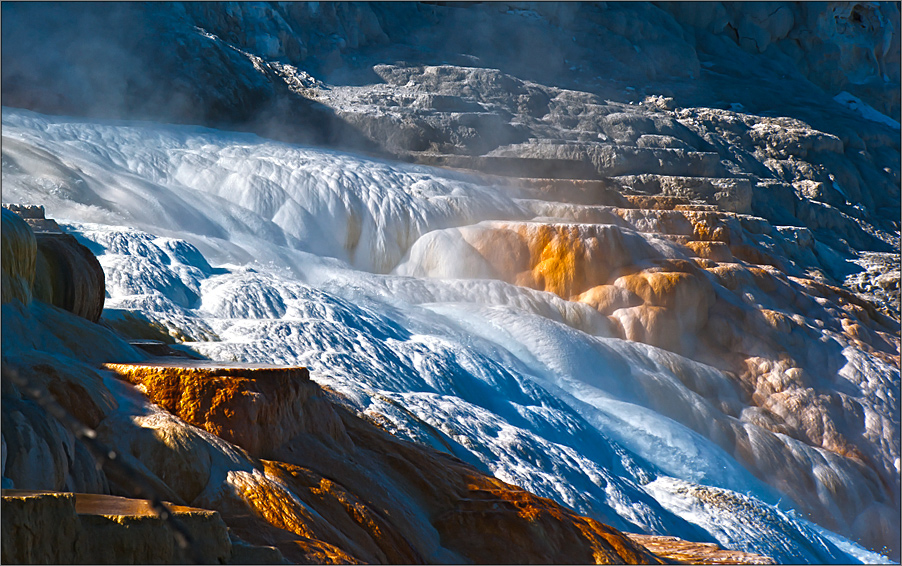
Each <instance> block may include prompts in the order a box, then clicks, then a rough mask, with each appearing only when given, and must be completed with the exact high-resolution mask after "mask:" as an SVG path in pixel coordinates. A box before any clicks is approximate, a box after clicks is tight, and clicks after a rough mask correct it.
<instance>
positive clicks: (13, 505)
mask: <svg viewBox="0 0 902 566" xmlns="http://www.w3.org/2000/svg"><path fill="white" fill-rule="evenodd" d="M169 509H170V512H171V513H172V515H173V516H174V517H175V519H176V520H177V521H179V522H180V524H181V526H182V528H183V529H185V532H186V533H187V535H188V536H189V537H191V539H190V540H191V547H190V549H182V548H180V546H179V544H178V542H177V541H176V539H175V537H173V536H172V533H171V530H170V529H171V527H170V526H169V525H167V524H166V523H165V521H164V520H163V519H161V518H160V517H158V516H157V514H156V512H155V511H154V510H153V509H152V508H151V507H150V505H149V502H148V501H143V500H134V499H126V498H123V497H111V496H109V495H106V496H105V495H95V494H87V493H78V494H74V493H53V492H48V493H42V492H32V491H22V490H11V491H7V490H4V492H3V512H4V513H3V514H4V516H3V551H2V556H3V561H4V562H8V563H11V564H49V563H56V564H67V563H73V564H88V563H91V564H118V563H128V562H137V563H142V564H155V563H156V564H171V563H181V562H185V561H189V560H191V561H193V560H201V561H203V562H204V563H213V564H223V563H237V562H238V561H237V560H234V558H239V559H240V555H237V556H236V553H234V552H232V545H231V543H230V541H229V534H228V529H227V528H226V526H225V524H224V523H223V522H222V519H220V518H219V516H218V514H217V513H215V512H212V511H205V510H203V509H191V508H188V507H180V506H170V507H169Z"/></svg>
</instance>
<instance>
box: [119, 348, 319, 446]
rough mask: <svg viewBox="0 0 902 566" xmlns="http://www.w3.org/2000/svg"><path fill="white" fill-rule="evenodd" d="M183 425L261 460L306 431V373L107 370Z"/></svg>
mask: <svg viewBox="0 0 902 566" xmlns="http://www.w3.org/2000/svg"><path fill="white" fill-rule="evenodd" d="M104 367H105V368H106V369H109V370H111V371H113V372H114V373H116V374H117V375H119V376H120V377H122V378H123V379H125V380H126V381H128V382H130V383H132V384H134V385H136V386H139V387H140V388H141V390H142V391H143V392H144V393H145V394H146V395H147V396H148V398H149V399H150V400H151V401H152V402H154V403H156V404H158V405H160V406H161V407H163V408H164V409H166V410H167V411H169V412H170V413H172V414H174V415H177V416H178V417H180V418H181V419H183V420H185V421H187V422H189V423H191V424H192V425H194V426H197V427H200V428H203V429H205V430H206V431H207V432H210V433H212V434H215V435H216V436H219V437H221V438H223V439H225V440H228V441H229V442H232V443H234V444H237V445H239V446H241V447H242V448H245V449H246V450H248V451H249V452H250V453H252V454H254V455H259V454H262V453H265V452H267V451H268V450H270V449H272V448H274V447H275V446H276V445H278V444H279V443H280V442H283V441H285V440H287V439H288V438H290V437H291V436H294V434H297V433H298V432H300V431H301V430H303V428H304V426H306V425H307V424H308V423H306V421H304V419H303V418H302V417H303V415H302V413H303V411H301V407H302V406H303V405H304V403H305V402H306V401H307V400H308V399H309V398H310V397H311V396H313V395H315V394H316V393H317V392H318V391H319V389H318V387H317V386H316V384H315V383H313V382H312V381H310V376H309V373H308V372H307V368H304V367H278V366H271V365H259V364H225V363H219V362H204V361H200V362H198V361H193V360H185V361H168V360H167V361H163V362H148V363H128V364H114V363H109V364H104Z"/></svg>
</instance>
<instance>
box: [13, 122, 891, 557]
mask: <svg viewBox="0 0 902 566" xmlns="http://www.w3.org/2000/svg"><path fill="white" fill-rule="evenodd" d="M3 201H4V202H13V203H21V204H43V205H45V206H46V208H47V214H48V217H52V218H55V219H57V220H58V221H60V222H64V223H66V226H65V227H66V230H67V231H69V232H70V233H73V234H75V235H76V236H77V237H78V238H79V239H80V240H81V241H82V242H84V243H85V244H86V245H88V246H89V247H91V249H92V250H93V251H94V252H95V253H96V254H97V255H98V256H99V259H100V262H101V264H102V265H103V267H104V270H105V272H106V277H107V292H108V295H109V296H108V298H107V301H106V311H105V314H104V316H105V317H106V318H108V319H110V320H115V319H116V318H117V317H121V316H123V313H124V312H126V311H134V312H137V313H139V314H141V315H143V316H145V317H147V318H148V319H151V320H154V321H157V322H159V323H161V324H163V325H164V326H167V327H169V328H171V329H173V332H175V331H176V330H177V331H178V333H179V336H181V338H182V339H184V340H185V342H184V345H185V347H190V348H191V349H193V350H195V351H197V352H200V353H201V354H203V355H205V356H208V357H210V358H212V359H218V360H240V361H246V362H263V363H278V364H302V365H306V366H308V367H309V368H310V371H311V375H312V377H313V378H314V379H315V380H316V381H318V382H320V383H323V384H327V385H329V386H330V387H332V388H334V389H336V390H338V391H340V392H342V393H344V394H345V395H347V397H348V398H349V399H350V400H351V401H352V402H353V403H354V404H355V405H356V406H357V408H358V409H359V410H360V411H361V412H365V413H368V414H371V415H376V416H377V418H380V419H382V420H383V421H384V422H385V424H386V426H387V427H388V428H389V429H391V430H392V431H393V432H395V433H396V434H398V435H399V436H402V437H406V438H409V439H412V440H414V441H417V442H422V443H425V444H429V445H431V446H433V447H435V448H437V449H439V450H444V451H447V452H450V453H453V454H455V455H456V456H458V457H459V458H461V459H463V460H465V461H468V462H470V463H472V464H474V465H476V466H478V467H480V468H481V469H483V470H486V471H488V472H490V473H492V474H494V475H495V476H497V477H498V478H500V479H502V480H504V481H508V482H511V483H515V484H517V485H520V486H522V487H524V488H526V489H528V490H530V491H533V492H534V493H537V494H539V495H542V496H545V497H550V498H552V499H555V500H556V501H559V502H561V503H564V504H566V505H568V506H571V507H573V508H574V509H576V510H577V511H579V512H581V513H584V514H587V515H590V516H592V517H595V518H597V519H600V520H602V521H604V522H606V523H609V524H611V525H612V526H614V527H616V528H619V529H622V530H627V531H634V532H645V533H650V534H668V535H674V536H679V537H683V538H686V539H690V540H696V541H712V542H718V543H719V544H721V545H723V546H725V547H729V548H736V549H742V550H748V551H753V552H760V553H762V554H767V555H770V556H772V557H773V558H775V559H776V560H777V561H778V562H834V563H844V562H849V561H856V562H857V561H864V562H885V561H886V559H885V558H884V557H882V556H880V555H877V554H873V553H870V552H868V551H866V550H864V549H863V548H861V547H859V546H857V545H855V544H854V543H852V542H850V541H848V540H846V539H844V538H843V537H841V536H839V535H837V534H835V533H831V532H829V531H826V530H824V529H822V528H821V527H817V526H815V525H813V524H812V523H811V522H810V521H808V520H806V519H805V518H802V517H801V516H800V515H799V514H798V513H796V512H794V511H792V503H791V500H792V497H793V494H792V493H784V492H781V491H780V489H779V486H771V485H768V484H767V483H766V482H765V481H762V479H759V478H756V477H755V476H754V475H753V474H752V473H751V472H750V471H748V469H746V467H745V466H744V464H743V463H742V462H740V461H738V460H737V459H736V458H734V456H733V453H734V451H733V448H734V446H733V445H732V444H731V442H732V441H731V440H730V437H729V435H725V434H724V432H723V431H724V430H737V431H743V433H744V434H747V435H748V437H749V438H751V439H753V441H752V442H753V445H754V446H760V450H761V451H762V453H763V452H766V451H767V450H769V449H770V448H768V447H769V446H773V445H776V444H779V445H781V446H789V447H790V448H791V449H787V450H785V451H784V453H791V454H794V457H795V458H796V460H795V461H794V462H793V463H792V465H796V466H799V467H803V466H804V467H805V469H807V470H808V471H809V472H810V473H811V477H812V478H814V477H816V476H817V474H816V473H815V470H814V469H813V466H814V464H809V463H811V462H814V463H816V464H817V466H821V467H824V466H826V467H828V468H830V469H831V470H833V471H834V472H835V473H834V474H833V477H836V478H840V479H839V481H842V478H844V477H850V476H849V475H848V474H846V473H845V470H844V468H843V467H842V466H843V464H842V463H841V462H839V461H838V460H839V459H838V458H836V459H830V458H829V457H827V456H824V455H823V454H821V452H823V451H820V450H819V449H815V448H812V447H810V446H807V445H804V444H802V443H800V442H798V441H793V440H792V439H788V438H786V437H782V435H775V434H773V433H770V432H768V431H765V430H763V429H760V428H759V427H756V426H754V425H751V424H749V423H746V422H741V421H739V420H738V419H736V418H734V417H731V416H729V414H738V413H739V409H741V408H742V401H741V395H740V393H739V392H738V391H737V390H736V386H735V384H734V383H733V381H732V380H730V379H729V378H728V377H727V376H726V375H724V374H723V373H722V372H720V371H718V370H716V369H714V368H711V367H709V366H705V365H703V364H700V363H697V362H694V361H691V360H688V359H686V358H682V357H680V356H678V355H676V354H673V353H670V352H667V351H664V350H660V349H657V348H654V347H651V346H647V345H644V344H638V343H633V342H628V341H624V340H620V339H617V338H614V337H612V336H613V333H611V332H610V327H609V322H608V320H607V318H606V317H604V316H602V315H600V314H599V313H598V312H597V311H595V310H594V309H592V308H591V307H588V306H587V305H584V304H581V303H573V302H569V301H565V300H563V299H561V298H559V297H557V296H555V295H553V294H550V293H545V292H539V291H534V290H530V289H525V288H521V287H517V286H515V285H511V284H508V283H504V282H502V281H497V280H491V279H488V278H485V276H483V278H472V279H450V278H440V277H437V275H444V276H448V275H450V274H452V273H453V271H444V272H443V271H442V269H443V268H444V267H446V266H442V265H435V266H432V267H433V271H434V272H432V273H429V274H427V273H424V272H422V270H420V271H418V270H417V269H415V268H413V267H412V266H413V265H414V263H412V259H411V258H413V260H415V261H416V262H418V263H417V265H419V266H422V265H424V262H427V263H428V261H427V260H428V258H427V259H422V257H421V259H419V260H417V259H416V258H417V256H416V254H420V256H423V254H424V253H425V252H424V251H423V250H424V249H426V248H428V246H439V245H440V244H441V237H442V234H443V233H445V232H447V231H449V230H452V231H453V230H454V229H458V228H460V229H466V227H470V226H474V225H477V224H479V223H480V222H487V221H499V220H501V221H503V220H522V221H527V220H531V219H532V218H533V216H534V214H533V213H532V212H531V209H530V206H528V203H525V201H518V200H516V199H513V198H510V197H508V196H505V194H504V193H503V192H502V191H501V190H500V189H498V188H496V187H491V186H485V185H483V184H481V183H480V182H479V181H478V179H475V178H470V177H467V176H465V175H462V174H455V173H450V172H447V171H442V170H438V169H432V168H428V167H422V166H413V165H402V164H392V163H388V162H383V161H378V160H372V159H366V158H361V157H357V156H353V155H349V154H343V153H339V152H334V151H325V150H319V149H312V148H304V147H298V146H293V145H289V144H282V143H276V142H272V141H268V140H264V139H261V138H258V137H256V136H253V135H249V134H234V133H227V132H219V131H215V130H210V129H203V128H196V127H176V126H163V125H156V124H145V123H132V124H121V123H119V124H114V123H106V124H104V123H92V122H86V121H80V120H74V119H65V118H54V117H47V116H41V115H38V114H34V113H31V112H27V111H21V110H12V109H4V110H3ZM623 230H624V231H625V232H628V234H627V235H628V237H629V238H635V239H640V238H643V237H644V236H642V235H640V234H639V233H638V232H632V231H628V230H627V229H626V228H623ZM438 231H443V232H438ZM418 242H420V243H419V245H417V243H418ZM649 244H650V245H649V246H648V247H649V249H661V245H662V244H660V242H657V243H655V242H649ZM455 245H457V244H455ZM411 250H414V251H413V252H411ZM665 251H666V250H665ZM409 252H410V253H409ZM649 253H651V252H649ZM427 255H428V254H427ZM451 255H453V254H451ZM399 266H400V267H399ZM402 273H403V274H405V275H402ZM426 275H432V277H426ZM474 277H475V276H474ZM847 358H848V359H849V364H850V365H849V368H848V369H847V370H844V371H845V374H844V375H846V374H848V375H852V374H854V373H855V372H870V374H875V375H876V374H881V372H884V373H885V372H886V371H887V370H886V368H883V367H871V366H869V365H868V364H874V363H876V362H874V361H872V360H858V359H857V357H856V356H855V355H852V354H850V355H848V356H847ZM870 374H869V375H870ZM881 375H882V374H881ZM877 381H879V380H877ZM697 391H704V392H705V395H701V394H699V393H697ZM728 409H730V410H728ZM878 413H879V411H878ZM881 414H882V413H881ZM754 439H760V442H759V444H755V442H757V441H755V440H754ZM812 481H814V480H812ZM850 481H851V480H850ZM853 488H854V486H851V485H850V491H854V489H853ZM816 519H817V518H813V520H816Z"/></svg>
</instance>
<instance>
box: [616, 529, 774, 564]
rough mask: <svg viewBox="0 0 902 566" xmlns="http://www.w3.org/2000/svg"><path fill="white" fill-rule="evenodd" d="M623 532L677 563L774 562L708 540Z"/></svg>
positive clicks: (662, 556) (762, 556) (761, 556)
mask: <svg viewBox="0 0 902 566" xmlns="http://www.w3.org/2000/svg"><path fill="white" fill-rule="evenodd" d="M624 534H625V535H626V536H627V537H629V538H630V539H632V540H633V541H635V542H636V543H638V544H641V545H642V546H644V547H645V548H647V549H648V550H650V551H652V552H654V553H655V554H657V555H658V556H660V557H661V558H664V559H666V560H672V561H673V562H675V563H677V564H776V562H775V561H774V559H773V558H771V557H769V556H764V555H761V554H754V553H751V552H742V551H739V550H724V549H722V548H721V547H719V546H717V545H716V544H713V543H708V542H691V541H687V540H682V539H679V538H676V537H669V536H656V535H639V534H633V533H624Z"/></svg>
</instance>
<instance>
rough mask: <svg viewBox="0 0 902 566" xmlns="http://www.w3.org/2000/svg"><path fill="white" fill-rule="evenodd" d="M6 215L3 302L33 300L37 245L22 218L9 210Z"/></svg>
mask: <svg viewBox="0 0 902 566" xmlns="http://www.w3.org/2000/svg"><path fill="white" fill-rule="evenodd" d="M2 214H3V253H2V258H3V260H2V261H3V302H4V303H6V302H9V301H12V300H14V299H18V300H19V301H21V302H23V303H26V304H27V303H28V302H30V301H31V291H32V287H33V285H34V269H35V257H36V256H37V243H36V242H35V239H34V233H33V232H32V231H31V229H30V228H29V227H28V224H26V223H25V222H24V221H23V220H22V219H21V218H19V217H18V216H17V215H15V214H14V213H12V212H10V211H8V210H7V209H5V208H4V209H2Z"/></svg>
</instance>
